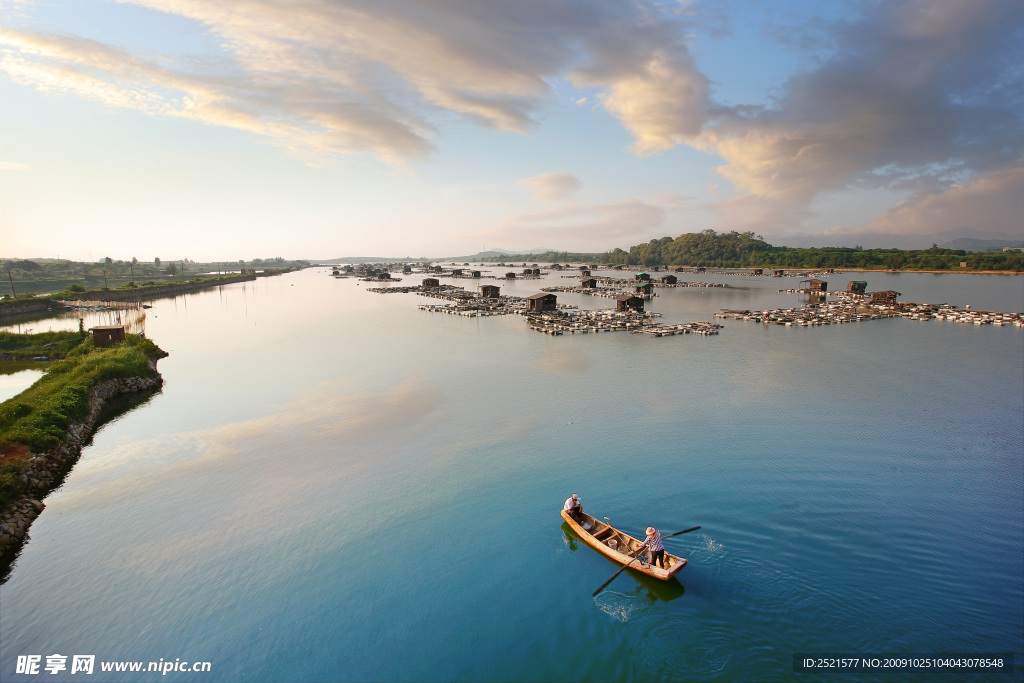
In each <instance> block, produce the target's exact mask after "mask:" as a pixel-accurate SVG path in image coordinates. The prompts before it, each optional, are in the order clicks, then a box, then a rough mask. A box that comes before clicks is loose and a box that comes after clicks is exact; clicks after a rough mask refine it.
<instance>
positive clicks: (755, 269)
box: [754, 268, 764, 275]
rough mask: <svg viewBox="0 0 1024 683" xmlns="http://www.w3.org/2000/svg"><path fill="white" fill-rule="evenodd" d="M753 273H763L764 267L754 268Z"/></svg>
mask: <svg viewBox="0 0 1024 683" xmlns="http://www.w3.org/2000/svg"><path fill="white" fill-rule="evenodd" d="M754 275H764V268H754Z"/></svg>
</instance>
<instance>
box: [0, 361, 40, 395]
mask: <svg viewBox="0 0 1024 683" xmlns="http://www.w3.org/2000/svg"><path fill="white" fill-rule="evenodd" d="M32 364H33V365H42V363H32ZM8 365H9V366H11V367H9V368H8V367H6V366H8ZM27 365H28V363H27V362H18V363H0V401H6V400H7V399H9V398H14V397H15V396H17V395H18V394H20V393H21V392H23V391H25V390H26V389H28V388H29V387H30V386H32V385H33V384H35V382H36V380H37V379H39V378H40V377H42V376H43V375H44V374H45V371H43V370H39V369H36V368H31V367H26V366H27Z"/></svg>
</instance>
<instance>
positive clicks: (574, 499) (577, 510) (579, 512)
mask: <svg viewBox="0 0 1024 683" xmlns="http://www.w3.org/2000/svg"><path fill="white" fill-rule="evenodd" d="M564 508H565V511H566V512H568V513H569V516H570V517H572V518H573V519H575V520H576V521H577V522H582V521H583V505H581V504H580V497H579V496H577V495H576V494H575V493H574V494H572V495H571V496H569V497H568V498H567V499H566V501H565V505H564Z"/></svg>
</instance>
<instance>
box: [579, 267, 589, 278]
mask: <svg viewBox="0 0 1024 683" xmlns="http://www.w3.org/2000/svg"><path fill="white" fill-rule="evenodd" d="M580 275H582V276H583V277H587V276H589V275H590V268H580Z"/></svg>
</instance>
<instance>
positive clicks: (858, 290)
mask: <svg viewBox="0 0 1024 683" xmlns="http://www.w3.org/2000/svg"><path fill="white" fill-rule="evenodd" d="M867 291H868V283H867V282H865V281H864V280H850V281H849V282H847V283H846V293H847V294H861V295H863V294H864V293H865V292H867Z"/></svg>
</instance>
